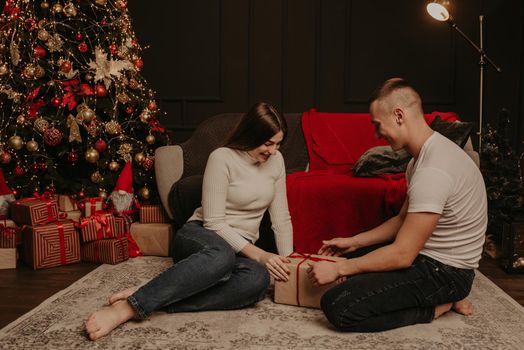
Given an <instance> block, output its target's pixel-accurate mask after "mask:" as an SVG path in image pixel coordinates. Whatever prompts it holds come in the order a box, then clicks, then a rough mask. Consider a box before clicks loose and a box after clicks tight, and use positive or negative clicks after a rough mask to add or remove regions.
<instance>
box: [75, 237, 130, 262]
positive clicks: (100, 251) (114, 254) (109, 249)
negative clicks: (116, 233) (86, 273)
mask: <svg viewBox="0 0 524 350" xmlns="http://www.w3.org/2000/svg"><path fill="white" fill-rule="evenodd" d="M127 259H129V253H128V246H127V238H126V237H120V238H116V239H103V240H101V241H94V242H89V243H86V244H84V245H83V246H82V261H91V262H101V263H104V264H113V265H114V264H118V263H119V262H122V261H125V260H127Z"/></svg>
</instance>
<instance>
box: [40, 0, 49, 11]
mask: <svg viewBox="0 0 524 350" xmlns="http://www.w3.org/2000/svg"><path fill="white" fill-rule="evenodd" d="M40 7H41V8H42V9H44V10H45V9H48V8H49V3H48V2H47V1H43V2H41V3H40Z"/></svg>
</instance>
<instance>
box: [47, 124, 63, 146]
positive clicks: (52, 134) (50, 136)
mask: <svg viewBox="0 0 524 350" xmlns="http://www.w3.org/2000/svg"><path fill="white" fill-rule="evenodd" d="M61 141H62V133H61V132H60V130H58V129H57V128H48V129H47V130H46V131H44V142H45V143H46V144H47V145H49V146H56V145H58V144H59V143H60V142H61Z"/></svg>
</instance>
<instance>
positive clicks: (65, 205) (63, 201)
mask: <svg viewBox="0 0 524 350" xmlns="http://www.w3.org/2000/svg"><path fill="white" fill-rule="evenodd" d="M56 202H57V203H58V210H60V211H73V210H78V203H77V201H76V199H73V198H72V197H71V196H68V195H65V194H59V195H57V196H56Z"/></svg>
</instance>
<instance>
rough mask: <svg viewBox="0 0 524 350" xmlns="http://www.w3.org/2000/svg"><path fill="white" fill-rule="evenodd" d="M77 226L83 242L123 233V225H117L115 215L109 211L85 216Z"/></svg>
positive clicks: (113, 236) (114, 236)
mask: <svg viewBox="0 0 524 350" xmlns="http://www.w3.org/2000/svg"><path fill="white" fill-rule="evenodd" d="M119 222H120V220H119ZM77 226H78V227H79V229H80V237H81V239H82V242H83V243H86V242H91V241H95V240H101V239H109V238H117V237H119V236H121V235H122V234H123V233H124V232H123V229H124V227H123V225H122V224H118V225H117V220H116V218H115V216H114V215H113V214H110V213H102V212H99V213H96V214H95V215H92V216H89V217H87V218H82V219H81V220H80V222H79V223H78V225H77Z"/></svg>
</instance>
